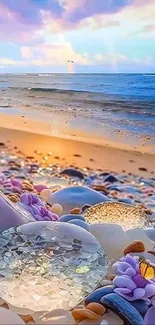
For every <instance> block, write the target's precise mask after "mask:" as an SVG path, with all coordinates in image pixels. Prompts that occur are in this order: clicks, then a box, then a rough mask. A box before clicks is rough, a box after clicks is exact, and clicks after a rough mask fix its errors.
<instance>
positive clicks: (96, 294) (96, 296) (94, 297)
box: [85, 285, 115, 306]
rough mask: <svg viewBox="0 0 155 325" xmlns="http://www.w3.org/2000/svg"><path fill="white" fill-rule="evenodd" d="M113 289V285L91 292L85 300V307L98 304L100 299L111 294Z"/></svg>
mask: <svg viewBox="0 0 155 325" xmlns="http://www.w3.org/2000/svg"><path fill="white" fill-rule="evenodd" d="M114 289H115V286H114V285H108V286H106V287H102V288H99V289H96V290H95V291H93V292H91V293H90V294H89V296H88V297H87V298H86V299H85V305H86V306H87V305H88V304H90V303H91V302H98V303H100V301H101V298H102V297H104V296H106V295H108V294H109V293H112V292H113V291H114Z"/></svg>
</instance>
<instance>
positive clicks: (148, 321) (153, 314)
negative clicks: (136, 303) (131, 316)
mask: <svg viewBox="0 0 155 325" xmlns="http://www.w3.org/2000/svg"><path fill="white" fill-rule="evenodd" d="M154 323H155V307H154V306H153V307H151V308H149V309H148V311H147V313H146V314H145V317H144V325H153V324H154Z"/></svg>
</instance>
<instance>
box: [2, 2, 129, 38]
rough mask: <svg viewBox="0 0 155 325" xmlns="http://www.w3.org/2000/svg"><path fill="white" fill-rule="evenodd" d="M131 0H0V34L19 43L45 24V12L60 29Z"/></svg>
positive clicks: (33, 34) (109, 11)
mask: <svg viewBox="0 0 155 325" xmlns="http://www.w3.org/2000/svg"><path fill="white" fill-rule="evenodd" d="M132 2H133V0H97V3H96V0H78V1H74V0H63V1H61V0H50V1H49V0H1V1H0V38H1V39H7V40H11V41H19V42H23V43H27V42H29V43H30V42H31V41H32V40H34V39H35V37H36V35H35V33H36V31H38V30H40V29H42V28H43V27H44V26H45V23H46V22H45V20H46V19H44V18H45V17H46V15H47V16H48V17H49V20H50V22H51V24H56V25H57V26H58V27H59V28H60V29H62V28H63V29H65V28H66V29H68V28H72V29H74V28H76V26H77V25H79V24H80V23H81V22H82V21H83V20H85V19H86V18H90V17H93V16H96V15H102V14H103V15H104V14H105V15H106V14H109V13H111V14H112V13H115V12H118V11H119V10H121V9H122V8H124V7H126V6H128V5H129V4H131V3H132Z"/></svg>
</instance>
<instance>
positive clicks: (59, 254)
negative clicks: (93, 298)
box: [0, 221, 108, 315]
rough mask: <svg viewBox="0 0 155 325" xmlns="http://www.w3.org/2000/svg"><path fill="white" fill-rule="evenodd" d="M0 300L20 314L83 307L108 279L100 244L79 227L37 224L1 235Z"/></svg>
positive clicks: (44, 222)
mask: <svg viewBox="0 0 155 325" xmlns="http://www.w3.org/2000/svg"><path fill="white" fill-rule="evenodd" d="M0 241H2V242H3V245H2V247H1V249H0V276H1V278H0V288H1V290H0V297H1V298H2V299H3V300H4V301H5V302H6V303H7V304H9V306H10V309H11V308H13V310H14V311H16V312H17V313H19V314H25V315H27V314H33V313H34V312H40V311H46V312H49V311H51V310H55V309H57V308H63V309H65V310H70V309H71V308H73V307H75V306H76V305H77V304H78V303H80V302H81V301H82V300H83V299H84V297H85V296H86V295H88V294H89V293H90V292H91V291H92V290H93V289H94V288H95V287H96V286H97V285H98V284H99V282H100V280H101V278H102V277H103V276H105V274H106V270H107V264H108V259H107V257H106V255H105V253H104V251H103V249H102V248H101V246H100V244H99V243H98V241H97V240H96V239H95V237H93V236H92V235H91V234H90V233H88V232H87V231H86V230H84V229H82V228H81V227H78V226H76V225H72V224H68V223H63V222H62V223H60V222H46V221H42V222H33V223H29V224H25V225H22V226H19V227H16V228H11V229H9V230H6V231H4V232H3V233H2V234H0Z"/></svg>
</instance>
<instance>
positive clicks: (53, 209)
mask: <svg viewBox="0 0 155 325" xmlns="http://www.w3.org/2000/svg"><path fill="white" fill-rule="evenodd" d="M50 211H51V212H53V213H56V214H57V215H58V216H60V215H62V212H63V207H62V206H61V205H60V204H54V205H53V206H52V207H51V209H50Z"/></svg>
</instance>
